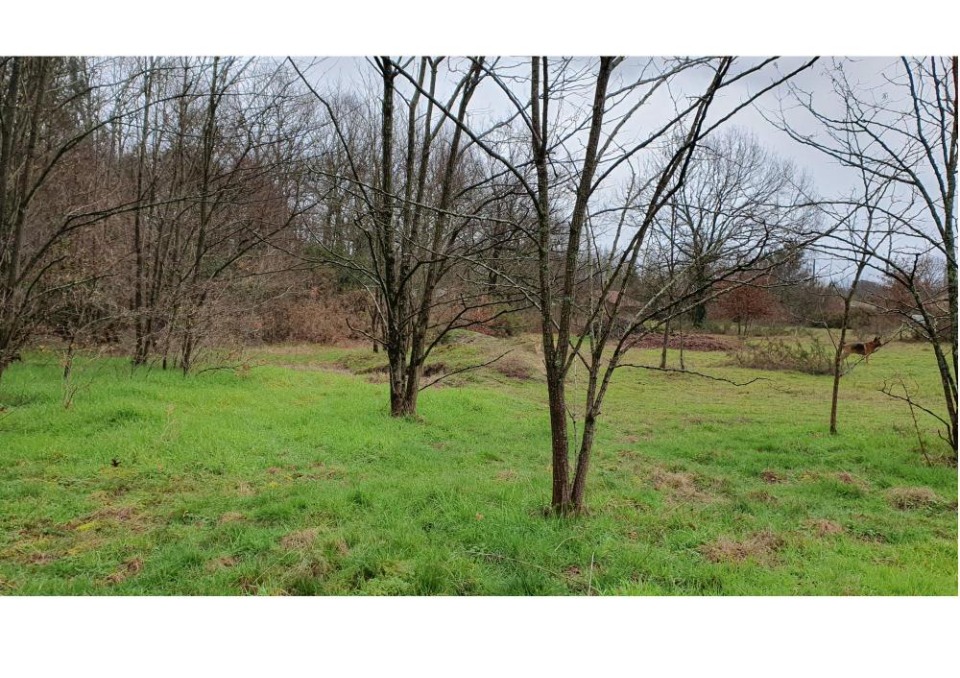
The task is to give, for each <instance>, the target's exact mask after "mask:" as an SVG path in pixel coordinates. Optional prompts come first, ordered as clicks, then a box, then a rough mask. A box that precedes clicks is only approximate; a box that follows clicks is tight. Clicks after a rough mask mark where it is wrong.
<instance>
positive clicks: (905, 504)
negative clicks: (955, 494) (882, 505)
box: [887, 487, 943, 511]
mask: <svg viewBox="0 0 960 678" xmlns="http://www.w3.org/2000/svg"><path fill="white" fill-rule="evenodd" d="M887 501H888V502H889V503H890V505H891V506H893V507H894V508H897V509H900V510H901V511H906V510H910V509H920V508H930V507H934V506H940V505H942V504H943V499H942V498H940V496H939V495H937V493H936V492H934V491H933V490H931V489H930V488H929V487H894V488H891V489H890V490H888V491H887Z"/></svg>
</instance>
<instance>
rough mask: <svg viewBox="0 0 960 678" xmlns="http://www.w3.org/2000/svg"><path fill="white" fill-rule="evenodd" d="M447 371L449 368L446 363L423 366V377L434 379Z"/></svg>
mask: <svg viewBox="0 0 960 678" xmlns="http://www.w3.org/2000/svg"><path fill="white" fill-rule="evenodd" d="M446 371H447V366H446V365H445V364H444V363H432V364H430V365H424V366H423V376H425V377H432V376H434V375H437V374H441V373H443V372H446Z"/></svg>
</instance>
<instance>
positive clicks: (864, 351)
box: [840, 337, 883, 362]
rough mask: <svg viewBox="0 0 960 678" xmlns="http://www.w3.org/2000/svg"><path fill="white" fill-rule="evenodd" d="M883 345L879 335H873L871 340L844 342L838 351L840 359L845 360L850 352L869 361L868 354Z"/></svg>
mask: <svg viewBox="0 0 960 678" xmlns="http://www.w3.org/2000/svg"><path fill="white" fill-rule="evenodd" d="M881 346H883V343H882V342H881V341H880V337H874V338H873V339H872V340H871V341H868V342H865V343H856V344H845V345H844V347H843V351H842V352H841V353H840V359H841V360H845V359H846V358H847V357H848V356H849V355H850V354H851V353H856V354H857V355H862V356H863V360H864V362H870V354H871V353H873V352H874V351H876V350H877V349H878V348H880V347H881Z"/></svg>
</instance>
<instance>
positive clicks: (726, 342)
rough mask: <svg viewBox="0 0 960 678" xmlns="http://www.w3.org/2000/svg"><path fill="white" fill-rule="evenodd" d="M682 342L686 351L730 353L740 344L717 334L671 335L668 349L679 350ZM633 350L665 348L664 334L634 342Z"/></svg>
mask: <svg viewBox="0 0 960 678" xmlns="http://www.w3.org/2000/svg"><path fill="white" fill-rule="evenodd" d="M681 341H682V343H683V350H684V351H729V350H731V349H733V348H735V347H736V346H737V345H738V344H737V341H736V340H735V339H731V338H730V337H724V336H722V335H715V334H685V335H683V337H682V338H681V336H680V335H679V334H671V335H670V336H669V338H668V339H667V348H672V349H677V350H679V348H680V345H681ZM630 345H631V347H632V348H663V335H662V334H647V335H645V336H643V337H640V338H639V339H637V340H636V341H634V342H632V343H631V344H630Z"/></svg>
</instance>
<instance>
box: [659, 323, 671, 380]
mask: <svg viewBox="0 0 960 678" xmlns="http://www.w3.org/2000/svg"><path fill="white" fill-rule="evenodd" d="M669 343H670V321H669V320H667V322H665V323H664V325H663V348H662V349H661V350H660V369H661V370H665V369H667V344H669Z"/></svg>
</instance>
